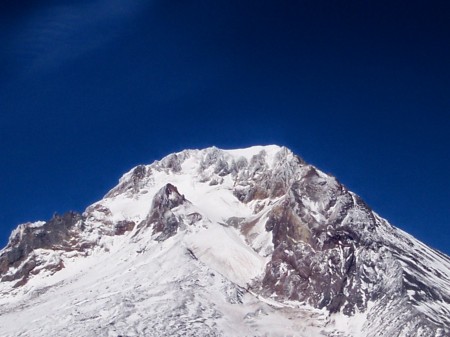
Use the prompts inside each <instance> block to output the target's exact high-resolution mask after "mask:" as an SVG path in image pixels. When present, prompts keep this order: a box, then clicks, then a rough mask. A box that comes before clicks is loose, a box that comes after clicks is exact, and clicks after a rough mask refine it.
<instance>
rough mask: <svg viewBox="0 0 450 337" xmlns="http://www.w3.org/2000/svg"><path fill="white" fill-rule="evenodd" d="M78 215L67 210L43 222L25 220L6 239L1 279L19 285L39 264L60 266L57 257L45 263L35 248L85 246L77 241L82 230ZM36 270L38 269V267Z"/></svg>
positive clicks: (49, 267)
mask: <svg viewBox="0 0 450 337" xmlns="http://www.w3.org/2000/svg"><path fill="white" fill-rule="evenodd" d="M83 221H84V219H83V217H82V216H81V214H79V213H76V212H68V213H65V214H63V215H54V216H53V218H52V219H51V220H49V221H48V222H45V223H35V224H32V223H28V224H23V225H21V226H19V227H18V228H17V229H16V230H15V231H14V232H13V234H12V235H11V238H10V241H9V243H8V245H7V246H6V248H5V249H4V250H3V251H2V254H1V255H0V277H1V280H2V281H16V280H21V281H19V283H18V285H20V284H23V283H24V282H26V280H27V279H28V277H29V275H30V273H33V271H36V270H37V269H38V267H39V266H40V265H43V264H45V269H46V270H49V271H53V272H54V271H57V270H60V269H61V268H63V267H64V264H63V262H62V261H61V260H58V259H57V260H56V262H55V261H53V262H51V263H48V261H45V259H42V257H40V256H38V255H36V254H34V252H35V251H36V250H38V249H44V250H52V251H73V250H77V251H83V250H84V249H86V248H88V245H83V244H79V240H78V239H79V235H80V232H81V231H82V230H83V229H84V223H83ZM39 270H40V269H39Z"/></svg>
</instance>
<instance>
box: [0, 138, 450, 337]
mask: <svg viewBox="0 0 450 337" xmlns="http://www.w3.org/2000/svg"><path fill="white" fill-rule="evenodd" d="M0 280H1V282H0V294H1V296H0V336H93V335H95V336H115V337H118V336H194V335H195V336H308V337H310V336H328V337H400V336H401V337H413V336H414V337H419V336H421V337H445V336H450V258H449V257H448V256H445V255H444V254H442V253H440V252H438V251H436V250H433V249H431V248H429V247H427V246H426V245H424V244H423V243H421V242H419V241H418V240H416V239H415V238H413V237H412V236H410V235H408V234H407V233H405V232H403V231H402V230H400V229H398V228H395V227H393V226H391V225H390V224H389V223H388V222H387V221H386V220H385V219H383V218H381V217H380V216H378V215H377V214H376V213H375V212H374V211H372V210H371V209H370V207H369V206H368V205H367V204H366V203H364V201H363V200H361V198H360V197H358V196H357V195H355V194H354V193H352V192H351V191H348V190H347V189H346V188H345V186H343V185H342V184H340V183H339V182H338V181H337V180H336V178H334V177H332V176H330V175H327V174H325V173H323V172H322V171H320V170H318V169H317V168H315V167H314V166H312V165H309V164H307V163H305V162H304V161H303V160H302V159H301V158H299V157H298V156H296V155H295V154H293V153H292V152H291V151H290V150H288V149H287V148H284V147H279V146H275V145H272V146H255V147H251V148H247V149H240V150H220V149H218V148H215V147H212V148H207V149H203V150H185V151H182V152H179V153H175V154H171V155H169V156H167V157H165V158H163V159H162V160H160V161H155V162H154V163H152V164H150V165H141V166H137V167H135V168H133V169H132V170H131V171H129V172H128V173H126V174H125V175H124V176H123V177H122V178H121V179H120V181H119V183H118V185H117V186H116V187H114V188H113V189H112V190H111V191H109V192H108V193H107V194H106V195H105V197H104V198H103V199H102V200H100V201H98V202H96V203H94V204H93V205H91V206H89V207H88V208H87V209H86V210H85V212H84V213H83V214H78V213H76V212H68V213H66V214H64V215H55V216H54V217H53V218H52V219H50V220H49V221H47V222H34V223H26V224H22V225H20V226H18V228H17V229H15V230H14V231H13V232H12V234H11V236H10V240H9V243H8V245H7V246H6V247H5V248H4V249H3V250H2V251H0Z"/></svg>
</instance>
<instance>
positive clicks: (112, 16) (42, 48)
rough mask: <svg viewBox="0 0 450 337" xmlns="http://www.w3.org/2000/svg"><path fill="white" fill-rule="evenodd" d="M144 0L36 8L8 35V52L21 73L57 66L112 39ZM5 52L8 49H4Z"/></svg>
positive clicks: (121, 0)
mask: <svg viewBox="0 0 450 337" xmlns="http://www.w3.org/2000/svg"><path fill="white" fill-rule="evenodd" d="M146 5H148V2H147V3H144V1H129V0H128V1H127V0H98V1H94V2H90V3H87V4H86V3H82V4H80V3H77V4H74V3H73V2H72V3H60V4H58V5H53V6H51V7H47V8H41V9H38V10H36V11H35V12H34V13H33V14H32V15H29V16H28V17H27V18H26V20H24V22H23V23H22V25H21V26H20V27H17V28H16V29H15V31H14V32H13V33H12V34H11V36H10V37H9V43H8V44H7V46H6V48H7V49H6V53H7V56H8V57H10V58H12V59H14V63H15V65H16V66H17V68H18V69H17V70H18V72H19V73H23V72H24V71H25V72H29V71H31V72H33V71H39V70H42V69H46V68H54V67H57V66H59V65H61V64H62V63H64V62H67V61H68V60H70V59H73V58H77V57H80V56H82V55H83V54H85V53H87V52H89V51H91V50H93V49H95V48H98V47H99V46H101V45H103V44H105V43H107V42H109V41H111V40H112V39H113V38H114V37H115V36H117V35H118V34H120V33H121V26H122V25H121V23H123V22H124V21H126V20H129V19H131V18H133V16H134V15H136V14H138V13H139V11H140V9H141V8H142V7H143V6H146ZM4 52H5V50H4Z"/></svg>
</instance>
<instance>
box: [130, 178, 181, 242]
mask: <svg viewBox="0 0 450 337" xmlns="http://www.w3.org/2000/svg"><path fill="white" fill-rule="evenodd" d="M184 202H186V199H185V197H184V195H181V194H180V193H179V192H178V189H177V188H176V187H175V186H174V185H172V184H167V185H165V186H164V187H162V188H161V189H160V190H159V191H158V193H156V195H155V196H154V198H153V202H152V207H151V209H150V212H149V214H148V216H147V218H146V219H145V220H144V221H143V222H142V223H140V224H139V229H142V228H146V227H151V226H152V227H153V234H156V233H161V234H160V235H159V236H158V237H157V238H156V240H157V241H163V240H166V239H168V238H169V237H171V236H173V235H175V234H176V232H177V230H178V227H179V225H180V224H181V222H182V220H181V219H179V218H178V217H177V216H176V215H175V214H174V213H173V212H172V211H171V210H172V209H173V208H175V207H178V206H180V205H182V204H183V203H184Z"/></svg>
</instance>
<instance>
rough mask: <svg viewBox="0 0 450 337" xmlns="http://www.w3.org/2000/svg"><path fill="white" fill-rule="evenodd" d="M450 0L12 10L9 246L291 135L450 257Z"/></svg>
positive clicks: (6, 24) (6, 40) (4, 96)
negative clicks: (38, 229) (60, 215)
mask: <svg viewBox="0 0 450 337" xmlns="http://www.w3.org/2000/svg"><path fill="white" fill-rule="evenodd" d="M449 22H450V4H448V1H367V0H358V1H317V0H314V1H312V0H311V1H302V0H297V1H294V0H286V1H279V0H278V1H231V0H228V1H221V0H218V1H210V0H208V1H179V0H177V1H170V0H164V1H162V0H161V1H151V0H146V1H144V0H137V1H130V0H90V1H87V0H78V1H77V0H72V1H71V0H58V1H56V0H42V1H32V0H28V1H21V2H19V1H12V0H6V1H3V2H2V3H1V4H0V42H1V49H0V159H1V165H0V245H4V244H5V243H6V240H7V237H8V236H9V233H10V231H11V229H12V228H14V227H15V226H16V225H17V224H18V223H21V222H25V221H33V220H39V219H44V220H45V219H48V218H50V217H51V216H52V214H53V213H54V212H64V211H67V210H71V209H73V210H77V211H82V210H83V209H84V208H85V207H86V206H88V205H89V204H90V203H92V202H94V201H96V200H98V199H100V198H101V197H102V196H103V195H104V194H105V193H106V192H107V191H108V190H109V189H110V188H112V187H113V186H114V185H115V184H116V182H117V180H118V178H119V177H120V176H121V174H122V173H124V172H125V171H127V170H128V169H130V168H131V167H133V166H135V165H137V164H140V163H150V162H152V161H153V160H155V159H159V158H161V157H162V156H164V155H166V154H168V153H170V152H173V151H178V150H182V149H184V148H203V147H207V146H211V145H216V146H218V147H221V148H235V147H245V146H250V145H255V144H272V143H275V144H280V145H285V146H287V147H289V148H291V149H292V150H293V151H294V152H296V153H297V154H299V155H300V156H302V157H303V158H304V159H305V160H307V161H308V162H310V163H312V164H314V165H316V166H318V167H319V168H321V169H322V170H323V171H325V172H328V173H332V174H334V175H336V176H337V177H338V179H339V180H340V181H341V182H343V183H344V184H345V185H347V187H348V188H350V189H351V190H353V191H355V192H356V193H358V194H359V195H361V196H362V197H363V199H364V200H366V201H367V203H368V204H369V205H370V206H372V208H374V209H375V211H377V212H378V213H379V214H380V215H382V216H383V217H385V218H387V219H388V220H390V221H391V222H392V223H393V224H394V225H396V226H398V227H400V228H402V229H404V230H406V231H408V232H410V233H411V234H413V235H415V236H416V237H418V238H419V239H421V240H423V241H424V242H426V243H427V244H429V245H431V246H432V247H434V248H438V249H440V250H442V251H444V252H446V253H447V254H449V253H450V245H449V244H448V242H449V241H450V223H449V219H450V207H449V206H448V201H449V185H450V184H449V182H450V179H449V171H450V159H449V158H450V153H449V152H450V151H449V150H448V149H449V145H450V136H449V134H450V133H449V127H450V61H449V60H450V23H449Z"/></svg>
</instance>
